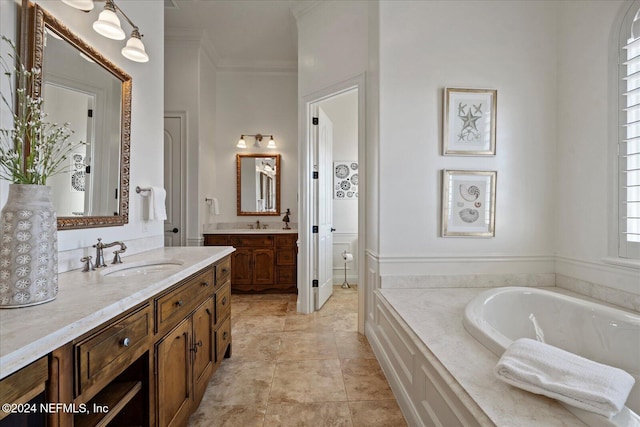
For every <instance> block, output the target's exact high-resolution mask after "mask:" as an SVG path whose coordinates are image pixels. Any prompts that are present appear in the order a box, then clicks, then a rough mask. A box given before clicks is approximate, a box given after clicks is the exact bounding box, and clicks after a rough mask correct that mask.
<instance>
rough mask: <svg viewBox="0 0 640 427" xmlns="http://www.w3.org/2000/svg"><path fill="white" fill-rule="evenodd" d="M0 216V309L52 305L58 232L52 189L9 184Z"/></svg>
mask: <svg viewBox="0 0 640 427" xmlns="http://www.w3.org/2000/svg"><path fill="white" fill-rule="evenodd" d="M0 215H1V217H0V220H1V222H0V226H1V228H0V308H17V307H28V306H31V305H36V304H42V303H45V302H49V301H53V300H54V299H55V297H56V295H57V294H58V228H57V218H56V212H55V210H54V208H53V203H52V201H51V187H48V186H45V185H31V184H11V185H10V186H9V197H8V198H7V204H6V205H5V206H4V207H3V208H2V211H1V213H0Z"/></svg>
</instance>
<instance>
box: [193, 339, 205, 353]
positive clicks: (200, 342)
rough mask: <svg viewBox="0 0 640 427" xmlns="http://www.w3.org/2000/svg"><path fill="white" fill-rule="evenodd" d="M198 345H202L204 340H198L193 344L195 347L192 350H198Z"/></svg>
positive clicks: (195, 351)
mask: <svg viewBox="0 0 640 427" xmlns="http://www.w3.org/2000/svg"><path fill="white" fill-rule="evenodd" d="M198 347H202V341H198V342H197V343H194V344H193V348H192V349H191V351H193V352H194V353H197V352H198Z"/></svg>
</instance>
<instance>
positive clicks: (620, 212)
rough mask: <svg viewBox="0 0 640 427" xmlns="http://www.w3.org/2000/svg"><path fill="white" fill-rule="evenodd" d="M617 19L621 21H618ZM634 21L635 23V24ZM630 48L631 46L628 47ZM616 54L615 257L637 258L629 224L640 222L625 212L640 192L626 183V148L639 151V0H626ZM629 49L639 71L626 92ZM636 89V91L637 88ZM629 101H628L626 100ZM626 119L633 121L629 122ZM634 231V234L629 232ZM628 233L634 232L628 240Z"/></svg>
mask: <svg viewBox="0 0 640 427" xmlns="http://www.w3.org/2000/svg"><path fill="white" fill-rule="evenodd" d="M618 22H619V23H620V21H618ZM634 23H635V24H634ZM631 37H633V39H635V41H634V42H633V43H629V47H628V48H627V47H625V46H627V44H628V42H629V39H630V38H631ZM630 49H632V50H630ZM616 50H617V54H616V55H615V57H616V58H617V61H616V70H617V72H616V73H615V74H616V76H617V84H616V88H617V97H616V98H617V105H616V111H617V113H616V128H617V132H616V135H617V141H616V145H617V152H616V173H617V176H616V187H617V197H616V199H617V215H616V220H617V221H616V222H617V227H616V229H617V239H616V240H617V257H618V258H622V259H629V260H638V259H640V235H636V234H635V233H637V232H638V231H637V230H633V229H631V230H629V225H630V224H631V223H632V222H639V221H640V219H633V218H637V217H638V216H640V215H639V214H638V213H637V212H636V213H632V214H633V217H632V218H629V213H628V203H627V198H628V196H632V195H633V194H635V196H633V197H634V199H633V200H634V201H633V202H632V203H634V204H637V206H639V207H638V208H637V209H636V211H640V203H638V202H636V200H638V197H637V193H638V192H640V186H638V185H637V184H638V183H634V185H632V186H628V185H627V177H628V174H629V171H628V170H627V169H628V162H627V160H628V159H629V157H627V149H628V147H629V150H631V153H632V154H635V153H639V152H640V149H639V148H638V147H640V0H634V1H633V2H629V7H628V8H627V10H626V13H625V14H624V16H623V18H622V21H621V23H620V27H619V32H618V41H617V43H616ZM628 52H633V55H634V56H635V57H636V58H637V59H636V60H635V61H633V65H631V67H633V68H631V74H634V73H636V72H637V73H638V76H639V77H637V78H636V79H634V80H633V82H634V83H633V86H632V87H633V88H636V87H637V89H635V91H634V93H633V94H630V95H625V94H626V93H627V92H628V89H629V87H628V86H627V79H626V78H627V77H628V76H627V74H628V68H627V65H626V62H627V61H628V58H627V54H628ZM636 91H637V92H636ZM627 102H629V104H627ZM628 105H634V107H633V108H628ZM628 122H631V123H634V122H637V124H635V125H631V126H630V125H629V123H628ZM627 129H634V130H633V131H632V132H631V134H632V135H633V138H632V139H629V138H628V133H627ZM638 157H640V154H637V155H635V156H633V159H634V160H632V161H634V162H637V160H636V159H637V158H638ZM630 168H632V169H633V170H634V172H632V173H633V174H635V175H640V170H638V171H635V169H636V165H632V166H630ZM631 233H633V234H631ZM629 236H634V237H632V239H636V240H635V241H634V240H629V238H628V237H629Z"/></svg>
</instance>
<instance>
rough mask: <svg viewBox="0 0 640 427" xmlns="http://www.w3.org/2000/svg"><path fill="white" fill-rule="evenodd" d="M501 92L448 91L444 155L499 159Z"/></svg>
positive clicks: (478, 90) (480, 90)
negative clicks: (497, 155)
mask: <svg viewBox="0 0 640 427" xmlns="http://www.w3.org/2000/svg"><path fill="white" fill-rule="evenodd" d="M497 97H498V91H497V90H492V89H452V88H445V90H444V110H443V114H442V116H443V120H444V126H443V131H442V136H443V141H442V154H443V155H445V156H447V155H449V156H495V154H496V106H497V101H498V99H497Z"/></svg>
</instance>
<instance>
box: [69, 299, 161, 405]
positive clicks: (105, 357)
mask: <svg viewBox="0 0 640 427" xmlns="http://www.w3.org/2000/svg"><path fill="white" fill-rule="evenodd" d="M150 329H151V317H150V313H149V306H145V307H144V308H142V309H140V310H138V311H136V312H134V313H131V314H129V315H128V316H126V317H124V318H122V319H120V320H119V321H117V322H116V323H114V324H112V325H109V326H107V327H106V328H104V329H102V330H101V331H99V332H98V333H96V334H94V335H92V336H90V337H88V338H86V339H84V340H82V341H80V342H78V343H76V344H74V354H75V355H76V361H77V364H76V374H77V375H76V384H75V387H76V395H80V394H83V393H87V392H88V391H89V389H90V388H91V387H92V386H93V385H96V390H97V389H99V388H101V387H102V386H103V385H104V384H106V383H108V382H109V381H111V380H112V379H113V378H115V377H116V376H117V375H119V374H120V373H121V372H122V371H123V370H124V369H125V368H126V367H127V366H129V365H130V364H131V363H132V362H133V361H135V360H136V359H137V358H138V357H139V356H140V355H142V354H143V353H144V352H145V351H147V350H148V348H149V335H150Z"/></svg>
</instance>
